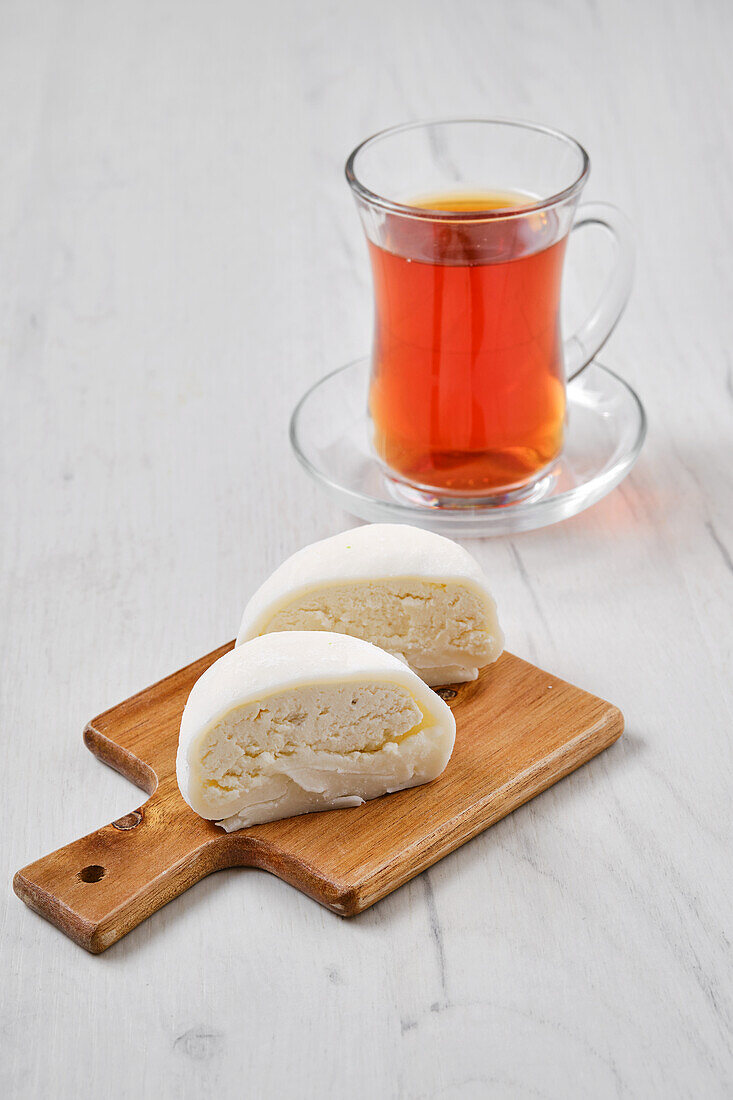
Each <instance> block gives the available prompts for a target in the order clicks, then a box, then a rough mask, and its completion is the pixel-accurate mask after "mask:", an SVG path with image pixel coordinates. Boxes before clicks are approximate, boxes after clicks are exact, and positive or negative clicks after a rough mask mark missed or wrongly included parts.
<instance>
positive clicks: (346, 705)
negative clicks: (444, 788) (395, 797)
mask: <svg viewBox="0 0 733 1100" xmlns="http://www.w3.org/2000/svg"><path fill="white" fill-rule="evenodd" d="M443 742H444V738H443V736H435V731H434V719H433V718H432V716H431V715H429V714H426V713H425V712H424V710H423V709H422V707H421V706H420V705H419V704H418V703H417V701H416V700H415V698H414V697H413V695H412V694H411V693H410V692H409V691H408V690H407V689H406V688H405V687H403V686H402V685H400V684H396V683H384V682H374V681H366V682H357V681H355V682H351V683H348V682H347V683H343V682H339V683H335V684H312V685H304V686H301V687H297V688H292V689H290V690H288V691H284V692H279V693H276V694H274V695H271V696H269V697H267V698H263V699H258V700H256V701H252V702H249V703H245V704H242V705H240V706H237V707H234V708H233V709H232V710H230V711H228V712H227V713H226V714H225V715H224V716H222V717H221V718H219V719H218V720H217V721H216V722H214V723H213V724H212V725H211V726H210V727H209V728H207V729H206V730H205V731H204V732H203V733H202V734H201V736H200V737H199V738H198V739H197V740H196V742H194V743H193V744H192V746H191V748H190V750H189V755H188V762H189V766H190V788H189V794H190V800H191V804H192V806H193V808H194V809H195V810H196V812H197V813H200V814H201V815H202V816H203V817H208V818H213V819H216V820H218V822H219V824H220V825H222V827H223V828H225V829H227V830H228V831H229V830H231V829H236V828H242V827H243V826H246V825H254V824H258V823H260V822H263V821H271V820H274V819H275V818H279V817H286V816H291V815H293V814H299V813H306V812H310V811H313V810H320V809H332V808H338V807H341V806H346V805H349V806H351V805H357V804H359V803H360V802H362V801H364V800H365V799H369V798H375V797H377V796H379V795H382V794H386V793H388V792H390V791H394V790H400V789H402V788H404V787H408V786H413V785H415V784H417V783H422V782H426V781H427V780H428V779H432V778H434V777H435V775H437V774H439V772H440V771H442V769H443V767H444V766H445V760H446V753H445V745H444V743H443Z"/></svg>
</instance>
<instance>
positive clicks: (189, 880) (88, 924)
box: [13, 787, 230, 955]
mask: <svg viewBox="0 0 733 1100" xmlns="http://www.w3.org/2000/svg"><path fill="white" fill-rule="evenodd" d="M166 806H170V802H169V801H168V802H167V800H166V795H165V792H164V791H163V790H162V789H161V787H159V788H158V790H157V791H156V792H155V793H154V794H153V795H151V797H150V798H149V799H148V801H147V802H146V803H145V804H144V805H143V806H141V807H139V808H138V809H137V810H133V811H132V813H129V814H126V815H125V816H124V817H121V818H119V819H118V820H117V821H114V822H112V824H111V825H106V826H105V827H104V828H103V829H97V831H96V832H94V833H90V834H89V835H88V836H85V837H82V838H81V839H80V840H75V841H74V842H73V843H72V844H67V845H66V847H64V848H59V849H57V851H55V852H51V853H50V855H47V856H43V857H42V858H41V859H38V860H36V861H35V863H30V864H29V865H28V866H27V867H24V868H23V870H22V871H18V873H17V874H16V876H15V878H14V879H13V889H14V890H15V892H16V894H17V895H18V897H19V898H21V900H22V901H24V902H25V903H26V905H28V906H29V907H30V908H31V909H33V910H35V911H36V912H37V913H40V915H41V916H42V917H45V918H46V920H48V921H50V922H51V923H52V924H55V925H56V927H57V928H60V929H61V931H62V932H64V933H65V934H66V935H67V936H70V937H71V938H72V939H73V940H75V941H76V942H77V943H78V944H80V945H81V946H82V947H84V948H86V950H87V951H91V952H92V954H95V955H96V954H98V953H99V952H100V951H104V950H105V948H107V947H109V946H110V945H111V944H113V943H115V942H116V941H117V940H118V939H120V937H121V936H124V935H125V934H126V933H127V932H129V931H130V930H131V929H132V928H135V926H136V925H138V924H140V922H141V921H143V920H145V918H146V917H149V916H150V915H151V914H152V913H154V912H155V911H156V910H157V909H159V908H160V906H161V904H165V903H166V902H169V901H172V900H173V898H176V897H178V895H179V894H181V893H183V891H184V890H186V889H188V887H189V886H192V885H193V884H194V883H195V882H198V881H199V879H201V878H203V877H204V876H205V875H207V874H209V872H211V871H214V870H218V869H219V868H220V867H224V866H227V865H228V863H229V862H230V861H229V860H228V859H227V847H228V846H227V843H226V837H225V835H224V834H221V833H220V834H218V835H212V832H211V830H212V826H211V824H210V823H209V822H204V821H202V820H201V819H200V818H196V815H195V814H193V813H192V814H191V818H192V821H191V822H186V827H185V828H182V827H181V821H180V818H178V819H176V820H173V819H170V820H167V815H166Z"/></svg>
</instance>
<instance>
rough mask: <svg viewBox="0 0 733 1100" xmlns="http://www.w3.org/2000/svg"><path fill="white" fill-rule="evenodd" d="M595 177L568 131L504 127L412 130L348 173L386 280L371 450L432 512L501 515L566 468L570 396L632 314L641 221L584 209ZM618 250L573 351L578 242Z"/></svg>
mask: <svg viewBox="0 0 733 1100" xmlns="http://www.w3.org/2000/svg"><path fill="white" fill-rule="evenodd" d="M589 170H590V162H589V158H588V155H587V153H586V152H585V150H584V149H583V147H582V146H581V145H580V144H579V143H578V142H577V141H575V140H574V139H573V138H570V137H568V136H567V135H565V134H562V133H560V132H559V131H556V130H550V129H547V128H546V127H542V126H536V125H532V124H529V123H523V122H512V121H505V120H498V119H461V120H444V121H434V122H420V123H408V124H406V125H404V126H397V127H394V128H392V129H389V130H384V131H382V132H381V133H378V134H375V135H374V136H373V137H370V138H368V139H367V140H366V141H364V142H362V143H361V145H359V146H357V148H356V149H355V150H354V152H353V153H352V154H351V156H350V157H349V159H348V161H347V164H346V176H347V179H348V182H349V184H350V186H351V188H352V191H353V194H354V197H355V199H356V202H357V206H358V209H359V213H360V215H361V221H362V225H363V227H364V231H365V233H366V237H367V243H368V247H369V254H370V259H371V265H372V274H373V281H374V298H375V307H374V342H373V348H372V371H371V382H370V391H369V411H370V415H371V419H372V424H373V445H374V449H375V451H376V453H377V456H378V458H379V460H380V462H381V463H382V465H383V466H384V467H385V468H386V471H387V472H388V474H389V475H390V477H391V478H392V479H394V481H395V482H397V483H398V484H400V485H402V486H404V487H405V488H406V489H409V490H410V491H411V492H412V493H413V494H417V495H418V497H420V496H424V497H425V499H426V501H427V502H428V503H430V504H432V505H433V506H435V504H436V503H437V504H440V502H441V501H442V500H443V499H445V502H446V504H450V505H451V506H455V504H456V503H459V502H460V501H463V502H465V503H477V504H486V505H490V504H502V503H506V502H508V501H510V500H513V499H516V498H517V497H521V496H523V495H524V494H526V493H528V492H531V490H532V487H533V486H534V485H535V484H536V483H537V481H538V480H539V479H541V478H542V477H543V476H544V475H545V474H546V473H547V471H548V470H550V469H551V467H552V466H553V464H554V463H555V462H556V460H557V458H558V457H559V455H560V453H561V451H562V446H563V435H564V430H565V414H566V395H565V386H566V381H569V380H571V379H572V378H574V377H576V376H577V375H578V374H579V373H580V371H582V370H583V368H584V367H585V366H587V364H588V363H589V362H590V361H591V360H592V359H593V358H594V356H595V355H596V354H597V352H598V351H599V349H600V348H601V347H602V345H603V344H604V343H605V341H606V339H607V338H608V336H609V335H610V333H611V331H612V330H613V328H614V326H615V324H616V322H617V321H618V319H619V317H620V315H621V313H622V311H623V308H624V306H625V304H626V301H627V299H628V295H629V291H630V289H631V281H632V274H633V243H632V236H631V230H630V227H629V225H628V222H627V220H626V218H625V217H624V215H623V214H621V212H620V211H618V210H616V209H615V208H614V207H612V206H609V205H608V204H605V203H588V204H585V205H583V206H581V207H579V208H578V200H579V198H580V194H581V192H582V190H583V187H584V185H585V183H586V181H587V178H588V174H589ZM587 225H600V226H602V227H604V228H605V229H606V230H608V231H609V232H610V233H611V235H612V236H613V238H614V241H615V244H616V250H615V251H616V256H615V267H614V271H613V273H612V276H611V279H610V281H609V283H608V285H607V287H606V290H605V293H604V295H603V297H602V300H601V302H600V303H599V304H598V305H597V306H596V308H595V309H594V311H593V313H592V314H591V316H590V317H589V318H588V319H587V320H586V322H585V323H584V324H583V325H582V326H581V327H580V329H578V331H577V332H575V333H574V334H573V336H571V337H570V338H569V339H567V340H565V341H563V339H562V335H561V328H560V297H561V286H562V271H563V262H564V258H565V248H566V244H567V239H568V236H569V234H570V232H571V231H572V230H573V229H578V228H580V227H581V226H587Z"/></svg>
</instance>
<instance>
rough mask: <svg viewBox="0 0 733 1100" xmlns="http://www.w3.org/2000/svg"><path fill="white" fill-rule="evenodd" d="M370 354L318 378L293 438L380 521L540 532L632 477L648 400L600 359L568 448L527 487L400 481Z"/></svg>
mask: <svg viewBox="0 0 733 1100" xmlns="http://www.w3.org/2000/svg"><path fill="white" fill-rule="evenodd" d="M369 373H370V360H369V359H368V358H366V359H358V360H357V361H356V362H354V363H349V364H347V366H345V367H340V368H339V369H338V370H335V371H334V372H333V373H332V374H328V375H326V377H325V378H322V379H321V380H320V381H319V382H317V383H316V384H315V386H313V387H312V388H311V389H310V390H308V392H307V393H306V394H304V396H303V397H302V398H301V399H300V401H299V402H298V405H297V406H296V408H295V411H294V412H293V416H292V420H291V421H290V442H291V443H292V445H293V450H294V451H295V454H296V455H297V457H298V459H299V460H300V462H301V463H302V464H303V466H304V467H305V469H306V470H307V471H308V473H309V474H310V475H311V477H312V478H313V479H314V480H315V481H317V482H318V483H319V484H320V485H322V486H323V488H324V489H325V490H326V492H327V493H328V494H329V496H331V498H332V499H333V500H334V501H335V502H336V503H337V504H339V505H340V506H341V507H342V508H344V509H346V511H347V512H350V513H351V514H352V515H354V516H358V517H359V518H360V519H365V520H369V521H370V522H377V521H381V522H390V521H391V522H393V523H412V524H414V525H415V526H417V527H427V528H428V529H429V530H431V531H438V532H439V533H440V534H443V535H452V536H457V537H463V538H472V537H475V538H478V537H483V536H485V535H507V534H512V533H514V532H517V531H530V530H531V529H532V528H534V527H544V526H546V525H547V524H550V523H557V522H559V521H560V520H563V519H567V518H568V517H569V516H574V515H577V513H578V512H582V511H583V510H584V509H585V508H589V507H590V506H591V504H595V503H596V501H598V500H600V499H601V497H604V496H605V495H606V493H609V492H610V491H611V489H614V488H615V487H616V486H617V485H618V484H619V482H620V481H622V480H623V478H625V477H626V475H627V474H628V472H629V470H630V469H631V467H632V466H633V465H634V462H635V461H636V459H637V457H638V455H639V452H640V450H641V448H642V444H643V443H644V437H645V435H646V415H645V413H644V407H643V405H642V403H641V401H640V400H639V398H638V397H637V395H636V394H635V393H634V391H633V390H632V388H631V386H629V385H628V383H627V382H624V380H623V379H622V378H619V376H618V375H617V374H614V372H613V371H611V370H609V369H608V367H603V366H601V364H600V363H598V362H593V363H591V364H590V366H589V367H586V369H585V370H584V371H583V373H582V374H581V375H580V376H579V377H578V378H576V379H575V381H573V382H571V383H570V384H569V385H568V426H567V431H566V436H565V449H564V451H563V453H562V455H561V456H560V458H559V459H558V461H557V462H556V463H555V465H554V466H553V467H552V468H551V469H550V470H549V471H547V473H546V474H545V475H544V476H543V477H542V478H541V480H540V481H538V482H537V483H536V484H535V485H533V486H532V488H531V490H530V491H529V492H528V494H527V495H525V496H523V497H520V498H519V499H515V500H511V501H505V502H502V503H493V502H489V503H485V502H482V503H480V504H476V503H470V504H467V503H462V502H461V501H460V500H456V501H450V502H449V503H446V502H445V498H443V500H439V499H437V498H433V499H431V498H429V497H428V496H427V495H426V494H421V493H414V494H413V493H412V491H411V490H410V489H409V487H407V486H404V485H402V484H400V483H399V482H397V481H395V480H393V479H392V478H391V477H390V476H389V474H388V473H387V472H386V471H385V469H384V467H383V466H382V465H380V463H379V461H378V460H377V457H376V455H375V454H374V452H373V450H372V446H371V423H370V420H369V417H368V415H367V390H368V385H369Z"/></svg>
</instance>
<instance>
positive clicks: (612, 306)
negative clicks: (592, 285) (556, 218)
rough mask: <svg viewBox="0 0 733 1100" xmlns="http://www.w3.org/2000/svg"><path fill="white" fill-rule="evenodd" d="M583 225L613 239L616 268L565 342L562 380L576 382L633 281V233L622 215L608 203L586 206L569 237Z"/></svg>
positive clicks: (611, 325)
mask: <svg viewBox="0 0 733 1100" xmlns="http://www.w3.org/2000/svg"><path fill="white" fill-rule="evenodd" d="M585 225H600V226H603V228H604V229H607V230H608V232H609V233H610V234H611V236H612V237H613V239H614V242H615V245H616V257H615V266H614V269H613V272H612V274H611V278H610V279H609V281H608V284H607V285H606V288H605V290H604V292H603V294H602V295H601V299H600V301H599V302H598V304H597V305H596V307H595V309H594V310H593V312H592V313H591V315H590V317H589V318H588V319H587V321H585V323H584V324H583V325H581V327H580V328H579V329H578V331H577V332H576V333H575V334H574V335H573V336H571V337H569V339H567V340H566V341H565V376H566V379H567V381H568V382H571V381H572V380H573V378H577V377H578V375H579V374H580V372H581V371H582V370H584V369H585V368H586V367H587V366H588V364H589V363H590V362H591V361H592V360H593V359H594V358H595V357H596V355H597V354H598V352H599V351H600V350H601V348H602V347H603V345H604V344H605V342H606V340H607V339H608V337H609V336H610V335H611V333H612V332H613V330H614V329H615V327H616V324H617V323H618V320H619V318H620V316H621V314H622V313H623V311H624V306H625V305H626V303H627V302H628V300H629V293H630V292H631V283H632V281H633V277H634V232H633V230H632V228H631V223H630V222H629V220H628V218H627V217H626V215H625V214H622V213H621V211H620V210H618V209H617V208H616V207H615V206H611V205H610V203H607V202H587V203H584V204H583V205H582V206H580V207H579V208H578V212H577V214H576V217H575V222H574V223H573V227H572V229H571V233H572V232H574V231H575V230H576V229H580V228H581V227H582V226H585Z"/></svg>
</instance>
